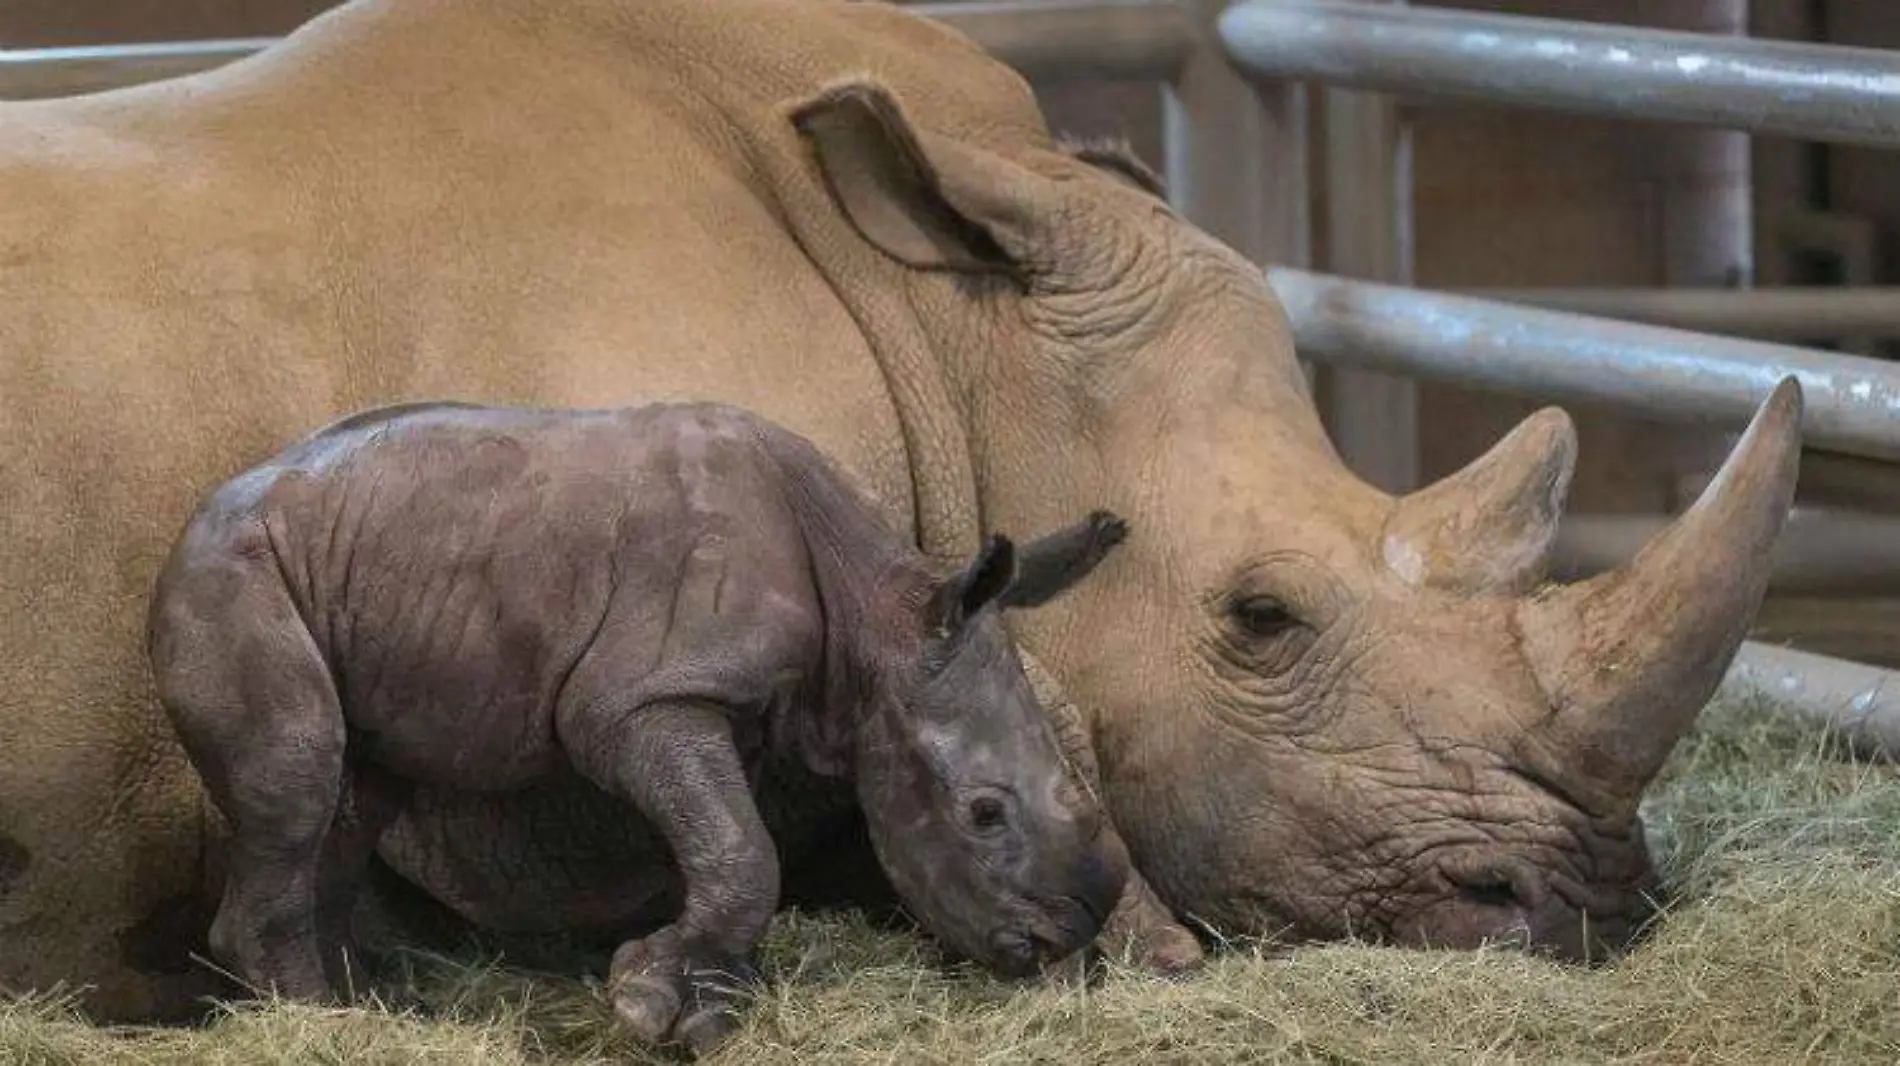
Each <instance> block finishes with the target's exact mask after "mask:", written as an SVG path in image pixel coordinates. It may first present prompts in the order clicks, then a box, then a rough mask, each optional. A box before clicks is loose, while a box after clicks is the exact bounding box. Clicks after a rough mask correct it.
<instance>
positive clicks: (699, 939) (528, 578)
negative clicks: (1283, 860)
mask: <svg viewBox="0 0 1900 1066" xmlns="http://www.w3.org/2000/svg"><path fill="white" fill-rule="evenodd" d="M1125 532H1126V530H1125V527H1124V526H1123V525H1122V524H1121V522H1120V520H1119V519H1117V518H1115V517H1114V516H1112V515H1108V514H1106V513H1103V512H1098V513H1096V514H1093V515H1091V516H1089V518H1088V519H1087V520H1086V521H1084V522H1082V523H1080V524H1078V525H1076V526H1074V527H1071V528H1069V529H1066V530H1063V531H1061V532H1059V533H1057V534H1055V535H1052V536H1051V537H1049V538H1046V539H1044V540H1042V541H1038V542H1036V543H1033V544H1030V545H1027V546H1026V547H1025V549H1024V550H1023V551H1022V553H1021V555H1020V560H1019V559H1018V557H1017V554H1016V552H1015V550H1014V548H1013V546H1012V545H1011V543H1010V542H1009V541H1008V540H1007V539H1006V538H1002V537H993V538H991V539H990V540H989V542H988V543H987V545H986V546H985V547H984V549H983V550H982V551H981V552H980V553H979V554H978V556H977V557H976V559H975V560H974V561H972V562H971V563H970V564H969V565H968V566H967V567H965V568H964V569H962V570H961V571H960V572H958V573H955V574H953V575H951V576H949V577H947V578H944V577H941V576H939V575H936V574H934V573H933V568H932V567H931V566H930V565H928V563H927V561H926V560H925V558H924V557H923V556H921V555H920V554H919V553H918V552H917V551H916V550H915V549H914V548H913V547H911V546H910V545H909V543H908V542H907V541H906V540H905V539H904V538H903V537H901V536H899V535H898V534H896V533H895V532H894V531H893V530H891V529H890V528H889V527H888V526H887V525H886V524H885V523H884V522H883V521H882V520H881V518H880V517H879V516H878V515H877V514H876V512H875V510H874V506H873V505H872V504H871V503H870V502H869V501H868V500H867V499H866V498H865V497H863V496H862V495H861V494H860V493H859V492H858V491H857V489H856V488H855V486H853V485H851V484H850V483H849V482H847V481H846V480H845V479H844V477H843V476H842V475H841V474H840V473H839V472H838V471H837V470H836V469H835V468H834V467H832V466H831V465H830V464H829V463H828V462H827V461H826V460H825V459H824V458H823V457H822V456H821V455H819V453H818V452H817V451H816V450H815V449H813V448H812V447H811V446H810V445H809V444H808V443H807V442H806V441H805V440H803V439H802V438H800V437H797V436H795V435H793V434H791V433H789V432H788V431H785V430H783V429H781V428H779V427H777V426H775V425H773V424H772V423H769V422H766V421H764V420H763V419H760V418H757V417H754V416H752V415H751V414H749V413H747V412H744V411H741V410H738V409H735V408H731V407H725V406H720V405H712V404H699V405H654V406H647V407H638V408H629V409H622V410H616V411H552V410H527V409H510V408H481V407H473V406H467V405H461V404H423V405H405V406H403V407H399V408H391V409H385V410H378V411H371V412H366V413H364V414H362V415H359V416H356V417H353V418H350V419H346V420H344V421H343V422H340V423H337V424H335V425H332V426H330V427H327V428H326V429H324V430H321V431H318V432H317V433H315V434H313V435H311V436H310V437H307V438H305V439H304V440H302V441H299V442H297V443H296V444H294V445H292V446H291V447H290V448H288V449H287V450H286V451H284V452H283V453H281V454H280V455H278V456H277V457H275V458H273V459H271V460H270V461H268V462H266V463H264V464H262V465H261V466H258V467H255V468H254V469H252V470H251V471H249V472H247V473H245V474H242V475H240V476H239V477H237V478H235V479H233V480H231V481H230V482H228V483H227V484H226V485H224V486H223V487H222V488H220V489H219V490H218V491H216V492H215V493H213V494H212V495H211V497H210V498H209V500H208V501H207V502H206V503H205V505H204V506H203V507H202V509H201V510H200V511H199V512H198V513H197V514H196V516H195V517H194V518H193V519H192V521H191V522H190V523H189V525H188V527H187V528H186V530H185V532H184V534H183V535H182V536H181V537H180V539H179V541H178V542H177V545H176V547H175V549H174V551H173V553H172V555H171V556H170V559H169V560H168V562H167V565H166V566H165V568H164V570H163V572H162V574H161V576H160V578H159V583H158V589H157V594H156V596H155V598H154V604H153V608H152V620H151V632H150V647H151V654H152V659H153V664H154V667H155V671H156V676H157V681H158V686H159V691H160V695H161V699H162V700H163V703H164V705H165V707H166V709H167V712H168V714H169V715H170V717H171V720H172V722H173V725H174V726H175V728H176V729H177V731H178V733H179V735H180V737H181V738H182V740H183V742H184V744H185V746H186V749H187V751H188V752H189V754H190V757H191V760H192V763H193V765H194V766H195V767H196V768H197V769H198V771H199V773H200V774H201V775H202V776H203V778H204V780H205V782H206V785H207V786H208V788H209V790H210V792H211V794H212V797H213V799H214V801H215V802H216V803H217V805H218V807H219V808H220V810H221V811H222V812H223V813H224V814H225V816H226V817H227V818H228V819H229V820H230V821H231V823H232V825H233V827H234V832H233V839H232V843H231V852H230V866H229V877H228V880H227V883H226V887H225V891H224V896H223V901H222V904H221V906H220V908H219V910H218V914H217V918H216V920H215V921H214V923H213V925H212V930H211V948H212V952H213V954H214V955H215V956H216V957H217V959H218V960H219V961H221V962H222V963H224V964H226V965H227V966H229V967H231V968H232V969H233V970H234V971H235V973H236V975H237V976H238V977H240V978H241V979H243V980H245V981H247V982H248V983H250V984H251V985H253V986H254V987H257V988H260V989H270V988H275V989H276V990H277V991H279V992H280V993H283V994H286V995H290V996H296V997H311V998H327V997H329V996H330V995H331V994H333V993H334V991H335V990H336V989H337V988H339V987H340V985H341V982H342V980H343V972H342V970H341V967H342V966H343V965H344V964H345V963H344V956H343V950H344V948H345V946H346V945H347V943H348V940H349V935H348V930H347V922H346V921H345V920H344V919H345V917H346V916H347V914H348V913H349V909H350V906H351V904H352V901H353V900H354V898H355V894H356V890H357V885H358V883H359V881H360V879H361V875H362V873H363V871H364V867H365V864H366V863H367V862H368V860H369V858H370V856H371V854H372V853H373V851H374V849H375V847H376V845H377V843H378V839H379V838H380V837H381V836H382V834H383V832H384V831H385V830H386V829H387V828H388V826H389V825H390V823H391V821H392V820H394V819H395V818H396V817H398V816H399V815H400V814H401V812H402V810H403V808H404V806H405V805H406V803H407V801H408V799H409V797H410V795H411V793H412V792H413V790H414V789H415V787H416V786H418V785H420V786H423V787H425V788H426V787H436V788H449V789H454V790H460V791H466V792H474V793H485V794H487V795H489V796H491V797H494V798H496V799H497V800H498V802H500V803H502V804H504V805H505V804H506V802H507V796H508V795H509V794H513V793H518V792H521V791H523V790H529V789H533V788H536V787H550V786H551V787H553V788H555V789H556V790H559V789H561V788H571V787H573V786H574V785H575V784H576V782H574V781H572V780H568V779H570V778H575V777H578V778H579V779H580V780H581V781H584V782H585V783H586V784H588V785H591V786H592V787H594V788H597V789H599V790H600V791H601V792H602V793H604V794H605V795H607V796H610V797H612V798H613V799H615V800H616V801H618V803H619V806H618V807H617V808H615V810H616V811H617V813H618V815H619V817H620V818H621V819H622V820H625V821H627V822H629V823H637V824H630V825H629V828H628V835H629V837H630V838H640V839H643V840H644V841H645V842H646V844H647V846H646V847H645V848H644V849H643V850H642V851H641V852H636V853H635V854H636V855H637V854H642V853H643V854H645V855H646V856H647V858H648V859H649V861H648V862H647V863H645V864H631V865H628V864H625V858H626V856H624V855H623V856H621V859H622V863H623V865H622V866H621V867H620V869H621V871H622V873H623V875H624V878H623V880H622V882H621V883H620V884H619V885H618V886H617V887H618V892H617V895H618V897H619V898H618V900H617V901H615V905H614V906H613V911H614V914H615V915H616V917H617V918H618V919H619V920H621V921H623V922H625V923H626V929H625V932H628V933H630V932H632V931H633V930H635V929H638V928H650V927H651V926H652V925H653V924H655V923H656V922H657V921H662V920H664V919H666V918H668V917H671V919H672V920H671V921H670V923H669V924H666V925H665V926H664V927H663V928H660V929H659V930H658V931H657V932H653V933H652V934H651V935H648V936H646V937H645V938H644V939H635V940H629V941H628V942H627V943H625V944H624V945H623V946H622V947H621V948H620V950H619V951H618V952H617V953H616V954H615V957H614V965H613V973H612V986H613V988H614V989H615V991H614V1000H615V1005H616V1007H617V1009H618V1011H619V1013H620V1014H621V1016H622V1017H623V1018H624V1019H626V1020H627V1021H628V1022H629V1023H630V1024H631V1025H632V1027H633V1028H634V1029H635V1030H636V1031H637V1032H638V1033H640V1034H641V1035H642V1036H643V1037H645V1038H647V1039H650V1040H654V1041H679V1042H683V1043H686V1044H688V1045H690V1046H691V1047H692V1048H694V1049H695V1050H697V1051H705V1050H708V1049H710V1048H711V1047H713V1046H716V1045H717V1044H718V1043H719V1042H720V1041H721V1040H722V1039H723V1038H724V1036H725V1035H727V1034H728V1033H729V1032H730V1031H731V1028H732V1027H733V1025H735V1024H736V1020H735V1019H736V1014H735V1012H734V1010H733V1004H734V1000H735V997H736V996H737V995H739V994H740V992H741V991H742V990H743V986H744V985H746V984H750V983H751V982H753V981H756V979H757V968H756V967H757V956H756V952H757V946H758V942H759V939H760V936H761V934H762V933H763V931H764V929H765V927H766V924H767V922H768V921H769V919H770V916H771V915H772V913H773V912H774V911H775V910H776V909H777V907H778V904H779V901H780V885H779V867H780V861H781V852H796V851H797V850H798V849H800V848H801V847H808V846H809V834H810V832H811V831H812V830H813V829H815V828H816V827H817V824H818V821H819V819H820V817H821V816H823V817H836V816H837V814H838V813H839V812H842V811H848V810H849V809H850V807H851V806H852V804H853V802H854V801H855V802H856V803H857V804H858V805H859V806H860V807H861V809H862V811H863V815H864V818H865V821H866V824H867V825H868V826H869V829H870V835H871V839H872V843H873V845H874V847H875V849H876V853H877V855H878V857H879V859H880V861H881V864H882V866H883V868H884V871H885V872H886V873H887V874H888V875H889V877H890V879H891V882H892V884H893V885H894V886H895V887H896V889H897V891H898V893H899V894H900V895H901V896H902V897H903V899H904V901H905V902H906V904H908V906H909V907H910V908H911V909H912V911H913V912H914V913H916V914H917V915H918V916H919V917H920V918H921V920H922V922H923V924H924V925H925V926H926V927H927V928H928V929H930V930H931V931H932V932H933V933H935V934H936V935H937V936H939V937H940V938H942V939H943V940H944V941H945V942H946V943H947V944H948V945H949V946H950V947H951V948H952V949H953V950H955V951H958V952H960V953H962V954H965V955H968V956H971V957H974V958H976V959H978V960H980V961H982V962H984V963H985V964H987V965H989V966H990V967H992V968H994V969H995V970H997V971H999V972H1002V973H1004V974H1008V975H1026V974H1028V973H1031V972H1033V971H1034V970H1035V969H1036V968H1037V967H1039V966H1042V965H1046V964H1048V963H1050V962H1052V961H1054V960H1056V959H1060V958H1063V957H1065V956H1068V955H1070V954H1071V953H1072V952H1074V951H1076V950H1077V949H1079V948H1081V947H1083V946H1085V945H1086V944H1087V943H1088V942H1089V941H1090V940H1091V939H1092V938H1093V937H1094V936H1095V935H1096V934H1097V932H1098V931H1099V930H1100V929H1101V927H1102V924H1103V921H1104V919H1105V917H1106V916H1107V914H1108V913H1109V911H1110V910H1111V909H1112V908H1113V907H1114V906H1115V903H1116V900H1117V898H1118V896H1119V895H1120V893H1121V890H1122V887H1123V883H1124V880H1125V878H1126V875H1127V857H1126V854H1125V852H1124V851H1123V850H1122V847H1121V845H1120V843H1119V841H1118V840H1117V839H1116V837H1115V836H1114V835H1113V834H1112V833H1104V832H1102V825H1103V822H1102V820H1101V818H1100V817H1099V815H1098V813H1097V811H1096V809H1095V807H1094V805H1093V803H1092V802H1090V801H1087V800H1085V799H1084V797H1082V796H1081V794H1080V793H1079V792H1078V791H1077V790H1076V789H1075V787H1074V785H1073V782H1072V779H1071V778H1070V777H1069V774H1068V771H1067V769H1066V768H1065V766H1064V764H1063V762H1062V760H1061V756H1060V753H1059V751H1058V749H1057V746H1056V741H1055V737H1054V735H1053V733H1052V732H1051V730H1050V727H1049V725H1048V722H1047V720H1046V719H1045V718H1044V717H1043V715H1042V714H1041V711H1040V709H1039V707H1038V705H1037V703H1036V700H1035V698H1034V695H1033V693H1032V691H1031V688H1030V685H1029V681H1028V680H1027V678H1026V677H1025V675H1024V673H1023V669H1022V666H1021V664H1020V662H1019V660H1018V658H1017V654H1016V651H1015V648H1014V646H1013V645H1012V644H1011V642H1010V640H1009V638H1008V637H1007V635H1006V633H1005V630H1004V628H1003V624H1002V620H1001V614H1000V609H999V608H1002V607H1013V606H1033V605H1035V604H1038V603H1041V602H1044V601H1046V600H1048V599H1049V598H1051V597H1053V596H1055V595H1057V594H1058V593H1059V592H1061V591H1062V590H1063V589H1065V588H1066V587H1068V586H1069V585H1071V584H1073V583H1075V582H1077V581H1079V580H1081V579H1082V578H1083V577H1085V576H1086V575H1087V573H1088V572H1089V571H1090V570H1091V569H1093V568H1094V566H1095V565H1096V564H1097V563H1099V562H1100V561H1101V560H1102V559H1103V558H1104V557H1105V556H1106V555H1107V554H1108V553H1109V551H1110V550H1112V548H1113V547H1114V545H1115V544H1117V543H1119V542H1120V541H1121V539H1122V538H1123V537H1124V535H1125ZM333 825H334V826H335V829H334V830H333V828H332V827H333ZM668 853H670V856H671V859H672V861H671V862H670V863H669V862H667V861H666V858H667V854H668ZM675 868H676V869H675ZM497 872H498V873H499V872H502V871H497ZM682 882H683V883H682ZM533 890H534V891H535V892H536V893H537V894H538V895H539V896H540V897H541V899H540V901H539V902H540V905H541V906H543V907H545V908H547V909H548V910H549V912H550V913H554V914H563V915H564V914H565V913H566V912H567V911H568V910H569V909H571V908H572V907H573V906H575V904H574V903H573V902H572V901H568V900H563V899H561V898H560V893H561V886H560V885H559V884H557V883H552V882H550V881H546V880H543V881H540V882H537V883H536V884H534V885H533ZM681 895H683V900H682V899H680V898H677V897H679V896H681Z"/></svg>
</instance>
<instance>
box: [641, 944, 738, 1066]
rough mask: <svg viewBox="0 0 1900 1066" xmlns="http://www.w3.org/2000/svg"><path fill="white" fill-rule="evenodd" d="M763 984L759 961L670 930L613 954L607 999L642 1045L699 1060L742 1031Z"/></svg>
mask: <svg viewBox="0 0 1900 1066" xmlns="http://www.w3.org/2000/svg"><path fill="white" fill-rule="evenodd" d="M759 983H760V978H759V966H758V961H757V958H756V956H753V957H745V956H734V955H730V954H727V953H724V952H720V951H717V950H714V949H711V948H710V947H709V946H708V945H704V944H694V943H690V942H688V941H687V939H686V938H684V937H682V936H681V935H680V934H679V933H678V932H676V931H675V930H674V929H673V928H672V927H671V926H668V927H667V928H665V929H662V930H660V931H659V932H657V933H655V934H653V935H652V936H650V937H647V938H645V939H644V940H629V941H627V942H626V943H625V944H622V945H621V946H620V950H618V951H616V952H614V959H613V965H612V967H611V969H610V970H609V971H608V998H609V1000H610V1002H612V1003H613V1007H614V1013H615V1014H616V1015H618V1016H619V1017H620V1019H621V1020H622V1021H623V1022H625V1023H626V1024H627V1026H628V1027H629V1028H630V1029H632V1030H633V1031H634V1033H635V1034H636V1035H638V1036H639V1037H640V1038H641V1039H642V1040H645V1041H646V1042H648V1043H650V1044H656V1045H666V1044H676V1045H684V1046H685V1047H686V1048H687V1049H688V1050H689V1051H691V1052H692V1054H693V1056H694V1057H696V1058H698V1057H703V1056H706V1055H710V1054H712V1053H713V1052H714V1051H716V1050H718V1049H719V1048H720V1047H721V1046H723V1045H724V1044H725V1043H726V1041H727V1040H729V1039H731V1038H732V1036H733V1034H735V1033H737V1032H738V1031H739V1024H740V1021H739V1016H740V1008H741V1005H742V1003H743V1002H744V1001H745V1000H747V999H750V998H751V997H752V996H753V995H754V994H755V993H756V991H757V989H758V986H759Z"/></svg>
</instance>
